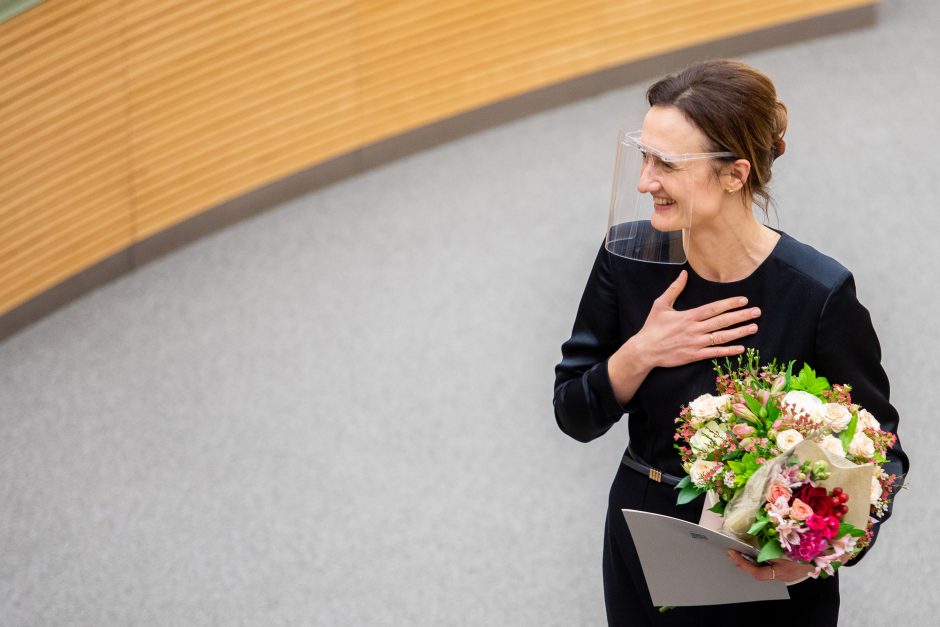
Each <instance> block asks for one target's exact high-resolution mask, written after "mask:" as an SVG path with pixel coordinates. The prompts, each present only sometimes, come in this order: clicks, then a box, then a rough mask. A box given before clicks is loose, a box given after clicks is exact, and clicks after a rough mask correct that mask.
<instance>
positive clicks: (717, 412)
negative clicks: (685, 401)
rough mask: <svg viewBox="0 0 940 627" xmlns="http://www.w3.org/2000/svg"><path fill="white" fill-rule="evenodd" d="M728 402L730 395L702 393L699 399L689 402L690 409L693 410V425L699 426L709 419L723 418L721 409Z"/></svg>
mask: <svg viewBox="0 0 940 627" xmlns="http://www.w3.org/2000/svg"><path fill="white" fill-rule="evenodd" d="M727 404H728V395H727V394H724V395H722V396H712V395H711V394H702V395H701V396H699V397H698V398H697V399H695V400H694V401H692V402H691V403H689V410H690V411H691V412H692V421H691V422H692V426H693V427H697V426H699V425H701V424H702V423H704V422H708V421H709V420H715V419H718V418H721V410H722V409H723V408H724V407H725V406H726V405H727Z"/></svg>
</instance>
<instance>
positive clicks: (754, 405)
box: [741, 392, 761, 416]
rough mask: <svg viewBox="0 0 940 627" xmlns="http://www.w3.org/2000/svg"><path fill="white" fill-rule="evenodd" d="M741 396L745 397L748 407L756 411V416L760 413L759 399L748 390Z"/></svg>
mask: <svg viewBox="0 0 940 627" xmlns="http://www.w3.org/2000/svg"><path fill="white" fill-rule="evenodd" d="M741 396H743V397H744V403H745V404H746V405H747V408H748V409H750V410H751V411H752V412H754V415H755V416H759V415H760V410H761V406H760V403H758V402H757V399H756V398H754V397H753V396H751V395H750V394H748V393H747V392H741Z"/></svg>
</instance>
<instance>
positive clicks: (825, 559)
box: [809, 554, 841, 579]
mask: <svg viewBox="0 0 940 627" xmlns="http://www.w3.org/2000/svg"><path fill="white" fill-rule="evenodd" d="M840 557H841V556H840V555H834V554H829V555H817V556H816V557H815V558H814V559H813V564H814V565H815V566H816V570H814V571H812V572H811V573H810V574H809V576H810V577H812V578H813V579H816V577H818V576H819V573H820V572H825V573H826V574H827V575H830V576H831V575H834V574H836V570H835V568H834V567H833V565H832V562H837V561H839V558H840Z"/></svg>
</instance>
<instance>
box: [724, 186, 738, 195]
mask: <svg viewBox="0 0 940 627" xmlns="http://www.w3.org/2000/svg"><path fill="white" fill-rule="evenodd" d="M725 191H726V192H728V193H729V194H733V193H734V192H735V191H736V190H733V189H731V188H730V187H729V188H728V189H726V190H725Z"/></svg>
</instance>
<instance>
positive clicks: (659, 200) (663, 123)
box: [637, 106, 722, 231]
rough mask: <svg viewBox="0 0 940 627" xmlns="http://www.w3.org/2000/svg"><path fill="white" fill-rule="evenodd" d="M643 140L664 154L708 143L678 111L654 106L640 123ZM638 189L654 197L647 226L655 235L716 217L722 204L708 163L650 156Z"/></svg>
mask: <svg viewBox="0 0 940 627" xmlns="http://www.w3.org/2000/svg"><path fill="white" fill-rule="evenodd" d="M641 139H642V142H643V143H644V144H646V145H648V146H650V147H651V148H655V149H656V150H658V151H660V152H662V153H665V154H668V155H683V154H690V153H701V152H706V151H707V146H708V140H707V138H706V137H705V135H704V133H702V131H701V130H699V128H698V127H696V126H695V125H694V124H692V123H691V122H690V121H689V120H688V119H687V118H686V117H685V115H683V113H682V112H681V111H679V109H677V108H675V107H671V106H666V107H662V106H655V107H652V108H651V109H650V110H649V112H647V114H646V117H645V118H644V119H643V131H642V138H641ZM637 190H638V191H639V192H640V193H641V194H650V195H651V196H652V199H653V209H654V211H653V217H652V219H651V223H652V226H653V228H655V229H656V230H658V231H676V230H679V229H688V228H690V227H691V225H692V220H693V210H694V212H695V215H694V218H695V220H696V221H697V222H698V221H700V220H702V219H706V218H707V217H708V216H710V215H714V213H715V211H717V208H718V206H719V205H720V203H721V200H722V189H721V186H720V182H719V180H718V177H717V176H716V175H715V171H714V169H713V162H712V160H710V159H697V160H691V161H684V162H683V161H679V162H675V163H670V162H665V161H662V160H660V159H658V158H657V157H655V156H652V155H650V156H648V157H647V159H646V160H645V161H644V164H643V171H642V174H641V175H640V182H639V184H638V185H637Z"/></svg>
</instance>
